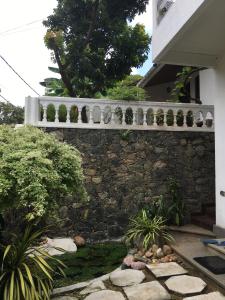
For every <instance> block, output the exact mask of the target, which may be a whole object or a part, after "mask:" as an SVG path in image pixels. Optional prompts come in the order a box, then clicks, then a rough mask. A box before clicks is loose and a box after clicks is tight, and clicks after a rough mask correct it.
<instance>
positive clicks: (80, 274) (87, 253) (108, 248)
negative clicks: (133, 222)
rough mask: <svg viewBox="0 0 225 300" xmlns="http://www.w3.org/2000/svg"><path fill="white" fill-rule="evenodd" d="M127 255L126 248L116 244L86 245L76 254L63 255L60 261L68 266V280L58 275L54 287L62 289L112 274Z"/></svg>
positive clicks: (66, 272)
mask: <svg viewBox="0 0 225 300" xmlns="http://www.w3.org/2000/svg"><path fill="white" fill-rule="evenodd" d="M126 254H127V248H126V246H125V245H124V244H121V243H115V242H108V243H104V244H94V245H86V246H85V247H83V248H79V249H78V251H77V252H76V253H66V254H63V255H61V256H60V260H61V261H62V262H63V263H64V264H66V266H67V268H66V269H65V270H64V272H65V274H66V278H63V277H62V276H60V275H56V276H55V278H54V287H62V286H66V285H70V284H74V283H77V282H82V281H86V280H90V279H93V278H96V277H99V276H102V275H105V274H107V273H110V272H112V271H113V270H115V269H116V268H117V267H119V266H120V265H121V263H122V261H123V258H124V256H126ZM58 258H59V257H58Z"/></svg>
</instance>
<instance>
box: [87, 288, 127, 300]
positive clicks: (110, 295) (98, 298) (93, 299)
mask: <svg viewBox="0 0 225 300" xmlns="http://www.w3.org/2000/svg"><path fill="white" fill-rule="evenodd" d="M84 300H125V298H124V297H123V295H122V294H121V293H120V292H114V291H110V290H104V291H100V292H96V293H93V294H91V295H89V296H87V297H86V298H85V299H84Z"/></svg>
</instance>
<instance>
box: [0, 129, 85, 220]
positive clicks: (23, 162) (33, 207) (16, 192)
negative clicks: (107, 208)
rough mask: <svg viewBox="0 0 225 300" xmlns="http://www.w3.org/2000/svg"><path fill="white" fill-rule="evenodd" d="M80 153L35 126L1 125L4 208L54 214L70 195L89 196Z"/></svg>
mask: <svg viewBox="0 0 225 300" xmlns="http://www.w3.org/2000/svg"><path fill="white" fill-rule="evenodd" d="M83 179H84V177H83V171H82V167H81V156H80V153H79V152H78V151H77V150H76V149H75V148H74V147H72V146H69V145H67V144H66V143H61V142H59V141H58V140H57V139H56V137H55V136H54V135H52V134H47V133H44V132H43V131H42V130H39V129H37V128H33V127H23V128H21V129H17V130H14V129H12V128H10V127H8V126H0V211H1V212H2V213H3V214H5V213H7V212H8V211H11V210H12V209H15V210H17V211H18V210H22V211H23V212H24V216H26V218H27V219H34V218H37V217H42V216H44V215H46V214H47V213H49V214H52V213H53V212H55V211H56V208H57V207H58V206H59V205H60V204H61V203H62V201H63V199H64V197H65V196H67V195H71V196H75V197H76V199H77V200H85V199H87V195H86V192H85V189H84V186H83Z"/></svg>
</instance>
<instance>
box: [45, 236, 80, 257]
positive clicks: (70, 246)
mask: <svg viewBox="0 0 225 300" xmlns="http://www.w3.org/2000/svg"><path fill="white" fill-rule="evenodd" d="M55 247H56V248H61V249H62V251H60V250H58V249H55ZM41 248H42V249H44V250H45V251H46V252H48V254H49V255H51V256H53V255H62V254H63V253H64V252H71V253H72V252H77V246H76V245H75V244H74V242H73V240H72V239H70V238H65V239H49V238H47V243H46V244H44V245H43V246H42V247H41ZM63 250H64V251H63Z"/></svg>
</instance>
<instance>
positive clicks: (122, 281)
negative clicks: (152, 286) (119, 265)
mask: <svg viewBox="0 0 225 300" xmlns="http://www.w3.org/2000/svg"><path fill="white" fill-rule="evenodd" d="M109 278H110V280H111V282H112V284H114V285H116V286H122V287H124V286H130V285H134V284H138V283H141V282H142V281H143V280H144V279H145V275H144V273H143V272H141V271H137V270H130V269H128V270H123V271H118V272H113V273H112V274H111V275H110V277H109Z"/></svg>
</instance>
